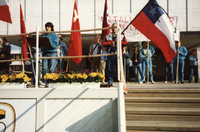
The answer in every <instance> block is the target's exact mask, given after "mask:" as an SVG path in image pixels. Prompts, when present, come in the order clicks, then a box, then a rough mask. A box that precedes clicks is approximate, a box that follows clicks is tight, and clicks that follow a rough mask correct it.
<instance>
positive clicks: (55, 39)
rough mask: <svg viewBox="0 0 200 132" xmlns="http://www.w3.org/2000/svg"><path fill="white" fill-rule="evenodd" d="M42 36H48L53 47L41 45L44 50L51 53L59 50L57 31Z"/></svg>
mask: <svg viewBox="0 0 200 132" xmlns="http://www.w3.org/2000/svg"><path fill="white" fill-rule="evenodd" d="M40 37H47V38H49V41H50V43H51V45H52V47H41V51H42V52H50V53H53V52H54V53H56V52H57V48H58V46H59V37H58V35H57V34H55V33H50V34H48V33H45V34H44V35H41V36H40Z"/></svg>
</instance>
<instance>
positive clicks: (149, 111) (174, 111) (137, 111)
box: [125, 107, 200, 115]
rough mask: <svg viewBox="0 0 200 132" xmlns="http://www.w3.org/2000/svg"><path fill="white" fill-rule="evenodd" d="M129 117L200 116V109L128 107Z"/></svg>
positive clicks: (126, 109)
mask: <svg viewBox="0 0 200 132" xmlns="http://www.w3.org/2000/svg"><path fill="white" fill-rule="evenodd" d="M125 112H126V114H127V115H200V109H199V108H185V109H184V108H157V107H155V108H145V107H137V108H133V107H126V108H125Z"/></svg>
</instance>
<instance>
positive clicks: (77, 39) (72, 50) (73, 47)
mask: <svg viewBox="0 0 200 132" xmlns="http://www.w3.org/2000/svg"><path fill="white" fill-rule="evenodd" d="M72 30H80V24H79V16H78V9H77V6H76V0H75V2H74V10H73V18H72V27H71V31H72ZM68 56H82V40H81V33H80V32H71V35H70V42H69V50H68ZM71 60H73V61H74V62H75V63H76V64H77V65H78V64H79V63H80V62H81V60H82V58H71Z"/></svg>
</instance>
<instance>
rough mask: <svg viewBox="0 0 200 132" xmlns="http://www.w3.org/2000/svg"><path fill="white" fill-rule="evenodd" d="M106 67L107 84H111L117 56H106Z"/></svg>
mask: <svg viewBox="0 0 200 132" xmlns="http://www.w3.org/2000/svg"><path fill="white" fill-rule="evenodd" d="M107 65H108V83H110V84H112V83H113V80H114V67H115V66H116V68H117V56H116V55H114V56H108V58H107Z"/></svg>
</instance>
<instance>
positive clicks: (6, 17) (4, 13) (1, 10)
mask: <svg viewBox="0 0 200 132" xmlns="http://www.w3.org/2000/svg"><path fill="white" fill-rule="evenodd" d="M0 20H2V21H5V22H8V23H12V20H11V16H10V10H9V6H8V5H3V6H0Z"/></svg>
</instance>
